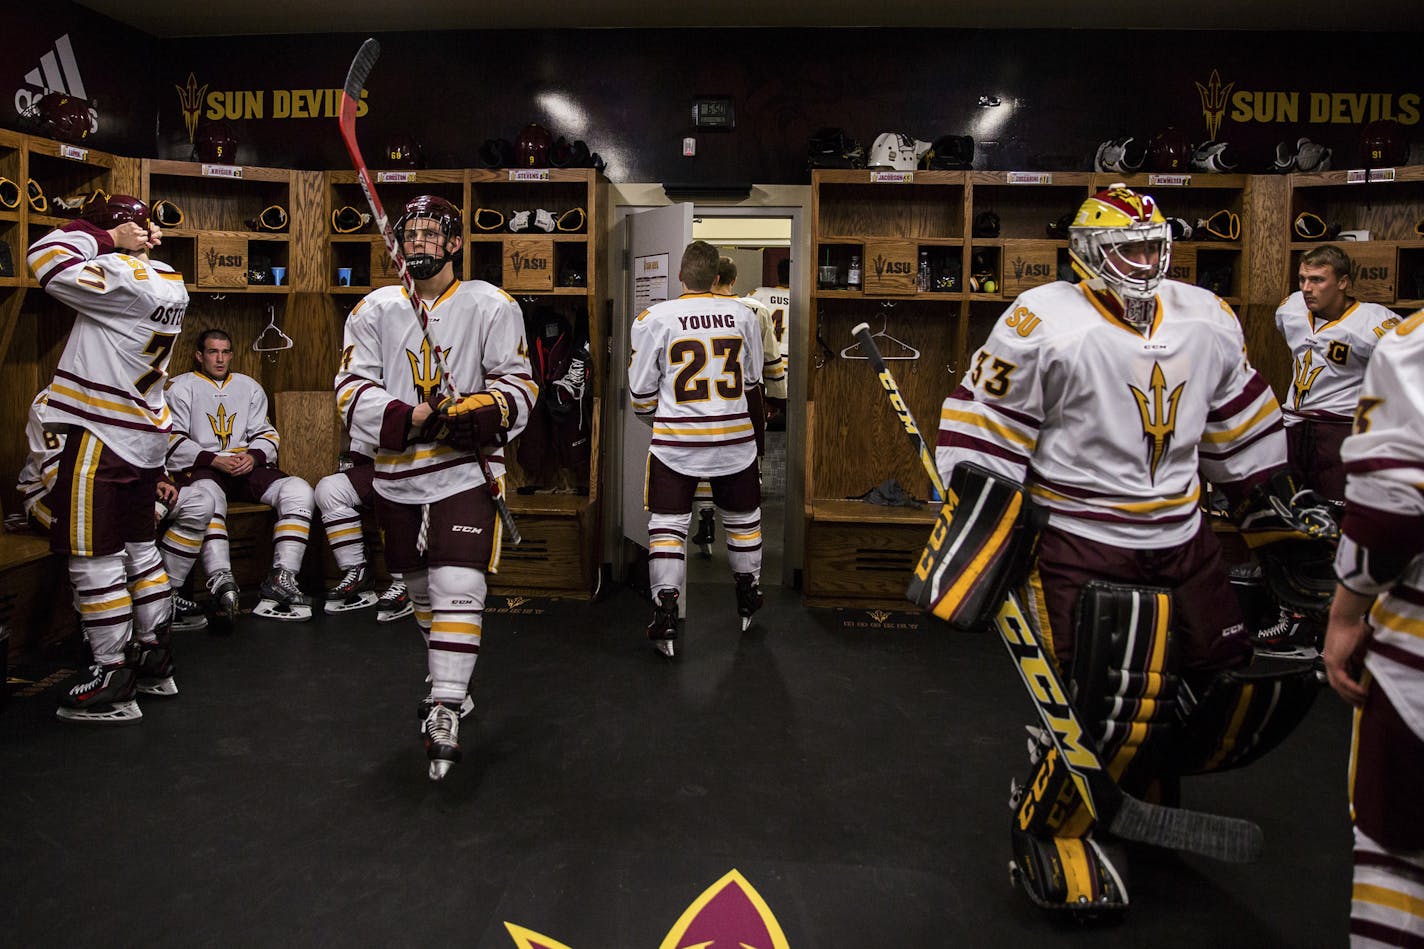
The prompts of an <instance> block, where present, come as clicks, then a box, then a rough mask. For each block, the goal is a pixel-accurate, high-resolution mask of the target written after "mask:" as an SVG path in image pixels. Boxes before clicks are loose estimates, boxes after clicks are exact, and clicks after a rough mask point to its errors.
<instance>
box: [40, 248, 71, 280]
mask: <svg viewBox="0 0 1424 949" xmlns="http://www.w3.org/2000/svg"><path fill="white" fill-rule="evenodd" d="M73 256H75V255H74V252H73V251H71V250H70V249H69V248H67V247H55V248H52V249H50V250H47V251H45V252H44V253H43V254H41V255H40V256H39V259H38V260H36V261H35V262H34V263H33V264H31V265H30V269H31V270H33V271H34V272H35V273H36V274H38V273H39V272H40V271H41V270H44V269H45V268H46V267H47V266H49V264H50V263H51V262H52V261H53V260H54V259H55V258H56V257H73Z"/></svg>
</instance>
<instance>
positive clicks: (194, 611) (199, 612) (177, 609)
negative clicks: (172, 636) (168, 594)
mask: <svg viewBox="0 0 1424 949" xmlns="http://www.w3.org/2000/svg"><path fill="white" fill-rule="evenodd" d="M207 628H208V618H207V616H205V615H204V614H203V608H202V607H201V606H199V605H198V604H197V603H195V602H194V601H192V600H190V599H188V598H187V597H186V596H184V595H183V594H181V593H179V592H177V591H176V590H175V591H174V593H173V629H174V630H175V631H177V632H180V633H187V632H192V631H194V630H199V629H207Z"/></svg>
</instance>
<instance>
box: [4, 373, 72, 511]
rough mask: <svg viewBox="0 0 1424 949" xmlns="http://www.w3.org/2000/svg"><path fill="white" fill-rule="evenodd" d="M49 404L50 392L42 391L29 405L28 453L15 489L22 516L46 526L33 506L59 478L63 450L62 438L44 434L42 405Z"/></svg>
mask: <svg viewBox="0 0 1424 949" xmlns="http://www.w3.org/2000/svg"><path fill="white" fill-rule="evenodd" d="M48 401H49V389H48V388H44V389H41V390H40V391H39V394H38V395H36V396H35V398H34V401H33V402H31V403H30V411H29V415H28V416H27V417H26V419H25V442H26V444H27V445H28V447H29V454H28V455H26V456H25V464H24V467H22V468H21V469H20V477H19V481H18V483H17V484H16V485H15V490H16V491H18V492H20V503H21V505H22V506H23V507H24V509H25V513H26V514H29V515H30V516H32V517H36V519H37V520H39V521H40V523H42V524H44V525H45V526H46V527H48V526H49V522H48V519H47V518H46V516H44V515H37V514H36V511H35V507H36V505H38V504H39V503H40V502H41V501H43V500H44V499H45V496H46V495H48V494H49V492H50V489H51V488H53V487H54V480H55V478H56V477H57V476H58V475H59V456H60V454H61V453H62V452H63V451H64V435H63V434H62V433H60V432H54V431H47V430H46V429H45V427H44V421H45V414H44V413H45V403H46V402H48Z"/></svg>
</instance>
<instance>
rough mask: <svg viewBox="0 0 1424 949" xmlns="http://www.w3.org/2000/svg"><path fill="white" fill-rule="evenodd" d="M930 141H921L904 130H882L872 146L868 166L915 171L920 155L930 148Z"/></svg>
mask: <svg viewBox="0 0 1424 949" xmlns="http://www.w3.org/2000/svg"><path fill="white" fill-rule="evenodd" d="M930 147H931V146H930V143H929V142H921V141H918V140H916V139H914V138H911V137H910V136H908V135H906V134H905V133H903V132H881V133H880V135H879V136H878V137H876V139H875V144H874V145H872V146H870V158H869V159H868V160H867V161H866V163H865V167H867V168H894V169H895V170H896V171H914V170H915V168H916V167H918V165H919V163H920V156H921V155H923V154H924V153H925V152H927V151H929V150H930Z"/></svg>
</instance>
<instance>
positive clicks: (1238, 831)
mask: <svg viewBox="0 0 1424 949" xmlns="http://www.w3.org/2000/svg"><path fill="white" fill-rule="evenodd" d="M1107 829H1108V831H1109V832H1110V833H1112V834H1115V835H1117V836H1118V837H1122V838H1123V839H1125V840H1135V841H1138V842H1139V843H1144V844H1153V845H1154V846H1158V847H1166V848H1168V849H1170V850H1184V851H1187V852H1188V853H1195V854H1200V855H1201V856H1203V857H1211V858H1212V859H1213V860H1221V861H1223V862H1225V863H1254V862H1256V861H1257V860H1259V859H1261V851H1262V850H1263V849H1264V848H1265V839H1266V838H1265V834H1263V833H1262V832H1261V828H1260V827H1259V826H1257V825H1256V824H1254V823H1253V822H1251V821H1249V820H1243V819H1241V818H1239V817H1224V816H1222V815H1220V814H1205V813H1202V812H1201V811H1189V810H1184V809H1182V808H1176V807H1162V806H1161V805H1158V804H1149V803H1147V802H1146V801H1140V800H1138V799H1137V798H1135V797H1132V796H1130V795H1127V794H1124V795H1123V796H1122V802H1121V805H1120V806H1119V807H1118V809H1117V813H1115V814H1114V815H1113V817H1112V820H1111V821H1110V822H1109V823H1108V825H1107Z"/></svg>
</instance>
